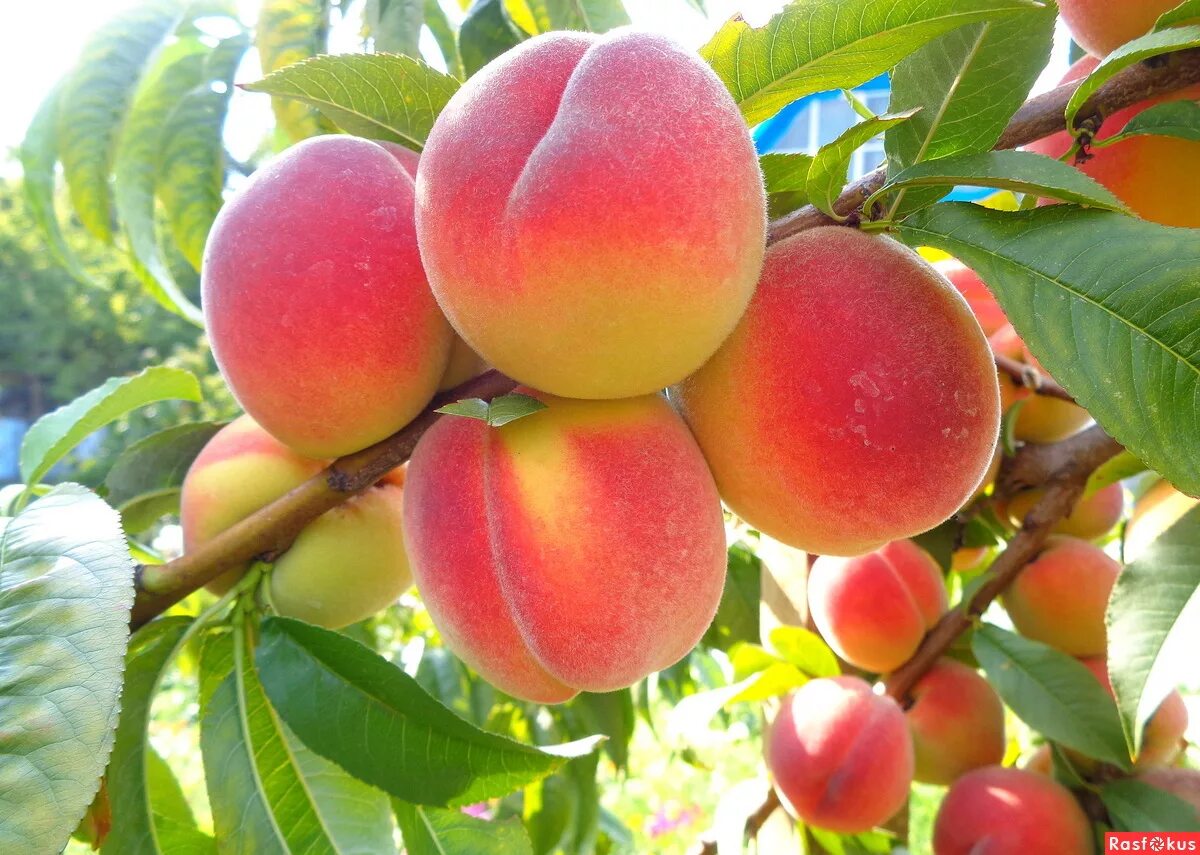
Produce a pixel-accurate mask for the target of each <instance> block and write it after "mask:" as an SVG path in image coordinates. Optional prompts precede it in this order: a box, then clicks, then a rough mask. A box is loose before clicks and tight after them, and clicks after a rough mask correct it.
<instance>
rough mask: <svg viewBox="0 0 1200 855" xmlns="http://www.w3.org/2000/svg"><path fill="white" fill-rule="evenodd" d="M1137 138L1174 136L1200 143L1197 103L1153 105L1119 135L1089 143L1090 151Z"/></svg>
mask: <svg viewBox="0 0 1200 855" xmlns="http://www.w3.org/2000/svg"><path fill="white" fill-rule="evenodd" d="M1139 136H1160V137H1178V138H1179V139H1181V140H1191V141H1192V142H1200V104H1197V103H1196V102H1195V101H1168V102H1167V103H1166V104H1155V105H1154V106H1153V107H1149V108H1147V109H1145V110H1142V111H1141V112H1140V113H1138V114H1137V115H1136V116H1134V117H1133V118H1132V119H1130V120H1129V123H1128V124H1127V125H1125V127H1124V128H1122V129H1121V132H1120V133H1119V134H1113V135H1112V136H1111V137H1107V138H1105V139H1103V140H1099V141H1096V142H1093V143H1092V148H1094V149H1095V148H1105V147H1107V146H1110V145H1112V144H1113V143H1117V142H1121V141H1122V140H1127V139H1129V138H1130V137H1139Z"/></svg>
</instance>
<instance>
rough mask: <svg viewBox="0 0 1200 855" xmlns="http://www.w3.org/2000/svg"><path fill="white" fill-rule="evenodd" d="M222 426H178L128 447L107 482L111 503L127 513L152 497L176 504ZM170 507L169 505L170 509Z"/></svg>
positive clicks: (203, 423) (215, 423)
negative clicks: (185, 481)
mask: <svg viewBox="0 0 1200 855" xmlns="http://www.w3.org/2000/svg"><path fill="white" fill-rule="evenodd" d="M222 425H223V423H222V422H191V423H187V424H181V425H175V426H174V427H170V428H167V429H166V430H161V431H159V432H158V433H154V434H151V435H150V436H147V437H144V438H142V439H140V440H138V441H137V442H135V443H134V444H133V445H131V446H129V448H127V449H125V451H123V452H122V453H121V456H120V457H118V458H117V462H116V463H114V464H113V467H112V468H111V469H109V470H108V476H107V477H106V478H105V481H104V485H105V487H106V488H107V489H108V500H109V502H111V503H112V504H113V506H115V507H116V508H117V509H118V510H121V511H122V513H124V509H125V508H126V507H128V506H129V505H131V504H133V503H135V502H140V501H145V500H147V499H148V498H151V497H159V496H166V497H168V498H169V499H176V500H177V498H178V495H179V490H180V488H181V487H182V486H183V477H184V476H185V475H186V474H187V470H188V467H189V466H191V465H192V461H193V460H195V459H196V455H197V454H199V453H200V449H202V448H204V446H205V444H207V443H208V441H209V440H210V439H212V438H213V436H214V435H215V434H216V433H217V431H219V430H220V429H221V427H222ZM170 506H171V505H170V503H169V504H168V505H167V507H168V508H169V507H170ZM175 506H178V503H177V501H176V502H175Z"/></svg>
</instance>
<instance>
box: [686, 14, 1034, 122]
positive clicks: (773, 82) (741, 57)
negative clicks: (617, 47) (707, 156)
mask: <svg viewBox="0 0 1200 855" xmlns="http://www.w3.org/2000/svg"><path fill="white" fill-rule="evenodd" d="M1037 7H1038V4H1036V3H1034V2H1031V0H974V2H971V3H963V2H961V0H808V2H804V3H792V4H789V5H788V6H786V7H785V8H784V9H783V11H782V12H780V13H779V14H777V15H776V16H775V17H774V18H772V19H771V20H770V22H768V23H767V25H766V26H763V27H758V28H754V27H751V26H750V25H749V24H747V23H746V22H745V21H744V20H742V19H741V17H740V16H739V17H735V18H732V19H731V20H730V21H728V22H727V23H725V24H724V25H723V26H722V27H721V29H719V30H718V31H717V33H716V35H714V36H713V37H712V39H711V40H710V41H709V42H708V44H706V45H704V47H702V48H701V49H700V55H701V56H702V57H704V59H705V60H707V61H708V63H709V64H710V65H711V66H712V67H713V69H714V70H715V71H716V72H717V75H718V76H719V77H720V78H721V80H722V81H724V83H725V85H726V86H727V87H728V88H729V91H730V92H731V93H732V94H733V97H734V100H735V101H737V103H738V106H739V107H740V108H741V110H742V115H744V116H745V117H746V122H747V124H750V125H756V124H758V123H759V122H761V121H763V120H764V119H769V118H770V117H771V116H773V115H775V113H776V112H778V111H779V109H780V108H781V107H784V106H786V105H787V104H790V103H791V102H793V101H795V100H796V99H798V98H803V97H804V96H806V95H812V94H813V93H815V92H823V91H825V90H827V89H853V88H854V87H855V86H858V85H859V84H861V83H865V82H866V81H868V80H870V79H871V78H873V77H875V76H876V75H878V74H881V73H883V72H884V71H887V70H889V69H890V68H891V67H892V66H894V65H895V64H896V63H898V62H899V61H900V60H902V59H904V57H906V56H908V55H909V54H910V53H912V52H913V51H914V50H916V49H917V48H919V47H921V46H922V45H923V44H925V43H926V42H928V41H930V40H932V39H935V38H937V37H938V36H940V35H942V34H943V33H947V32H949V31H950V30H953V29H955V28H957V27H961V26H963V25H965V24H973V23H977V22H979V21H986V20H991V19H993V18H996V19H998V18H1000V17H1001V16H1002V15H1003V14H1005V13H1009V12H1015V11H1020V10H1027V9H1030V8H1037Z"/></svg>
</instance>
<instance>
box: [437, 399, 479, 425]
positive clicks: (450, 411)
mask: <svg viewBox="0 0 1200 855" xmlns="http://www.w3.org/2000/svg"><path fill="white" fill-rule="evenodd" d="M434 412H435V413H442V414H443V415H447V416H461V417H462V418H465V419H478V420H479V421H481V422H483V423H485V424H486V423H487V420H488V402H487V401H485V400H483V398H463V399H462V400H461V401H455V402H454V403H452V404H446V406H444V407H438V408H437V409H436V410H434Z"/></svg>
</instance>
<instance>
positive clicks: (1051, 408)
mask: <svg viewBox="0 0 1200 855" xmlns="http://www.w3.org/2000/svg"><path fill="white" fill-rule="evenodd" d="M988 343H989V344H990V345H991V348H992V350H993V351H994V352H995V353H998V354H1000V355H1002V356H1007V357H1009V358H1010V359H1016V360H1017V361H1019V362H1024V363H1026V364H1028V365H1032V366H1033V367H1034V368H1036V369H1037V370H1038V371H1039V372H1041V373H1043V374H1044V373H1046V372H1045V370H1044V369H1043V368H1042V366H1041V364H1040V363H1039V362H1038V361H1037V359H1036V358H1035V357H1034V355H1033V354H1032V353H1030V352H1029V348H1027V347H1026V346H1025V343H1024V342H1023V341H1021V338H1020V337H1019V336H1018V335H1017V331H1016V330H1015V329H1013V326H1012V324H1005V325H1004V326H1003V327H1001V328H1000V329H998V330H997V331H996V332H995V333H993V334H992V335H991V336H990V337H989V338H988ZM1018 401H1024V403H1023V404H1022V405H1021V409H1020V411H1019V412H1018V413H1017V420H1016V423H1015V424H1014V425H1013V435H1014V436H1016V438H1017V439H1019V440H1021V441H1023V442H1058V441H1059V440H1061V439H1066V438H1067V437H1068V436H1070V435H1071V434H1073V433H1077V432H1078V431H1079V430H1080V429H1081V428H1083V427H1084V426H1085V425H1087V424H1088V422H1090V421H1091V420H1092V417H1091V416H1090V415H1089V414H1088V411H1087V410H1085V409H1084V408H1083V407H1081V406H1079V405H1078V404H1075V403H1072V402H1071V401H1063V400H1060V399H1058V398H1051V397H1049V396H1047V395H1036V394H1034V393H1033V392H1032V391H1031V390H1029V389H1026V388H1024V387H1023V386H1019V385H1018V384H1017V383H1016V382H1014V381H1013V379H1012V378H1011V377H1009V376H1008V375H1007V374H1005V373H1003V372H1001V373H1000V402H1001V407H1002V408H1003V409H1004V410H1005V411H1007V410H1008V409H1009V408H1010V407H1012V406H1013V405H1014V404H1015V403H1017V402H1018Z"/></svg>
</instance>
